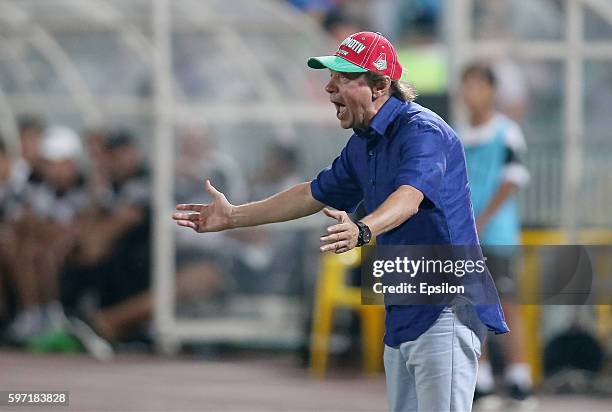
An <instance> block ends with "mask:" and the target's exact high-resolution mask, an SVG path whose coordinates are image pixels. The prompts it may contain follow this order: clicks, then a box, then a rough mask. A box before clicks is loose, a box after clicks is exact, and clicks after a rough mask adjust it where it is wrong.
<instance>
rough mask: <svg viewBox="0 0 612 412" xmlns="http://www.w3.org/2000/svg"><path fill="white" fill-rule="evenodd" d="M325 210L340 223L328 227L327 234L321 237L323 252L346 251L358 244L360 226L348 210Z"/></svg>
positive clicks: (324, 210)
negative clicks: (354, 221) (348, 213)
mask: <svg viewBox="0 0 612 412" xmlns="http://www.w3.org/2000/svg"><path fill="white" fill-rule="evenodd" d="M323 212H324V213H325V214H326V215H327V216H329V217H331V218H333V219H336V220H337V221H338V224H335V225H332V226H330V227H328V228H327V236H323V237H321V248H320V249H321V252H327V251H332V252H335V253H344V252H348V251H349V250H351V249H353V248H354V247H355V246H357V239H358V237H359V228H358V227H357V225H356V224H355V223H353V221H352V220H351V219H350V218H349V216H348V215H347V214H346V212H342V211H339V210H331V209H328V208H325V209H323Z"/></svg>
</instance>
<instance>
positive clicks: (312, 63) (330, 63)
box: [308, 56, 367, 73]
mask: <svg viewBox="0 0 612 412" xmlns="http://www.w3.org/2000/svg"><path fill="white" fill-rule="evenodd" d="M308 67H310V68H311V69H331V70H334V71H337V72H344V73H365V72H367V70H366V69H364V68H363V67H359V66H357V65H356V64H353V63H351V62H349V61H348V60H345V59H343V58H342V57H338V56H319V57H311V58H310V59H308Z"/></svg>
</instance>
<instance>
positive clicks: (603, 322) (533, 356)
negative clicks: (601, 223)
mask: <svg viewBox="0 0 612 412" xmlns="http://www.w3.org/2000/svg"><path fill="white" fill-rule="evenodd" d="M568 240H569V236H568V235H567V234H566V233H565V232H563V231H561V230H523V232H522V233H521V241H522V244H523V245H524V246H536V247H528V248H525V249H524V254H523V268H522V270H521V272H520V274H519V290H520V293H521V296H522V298H523V301H527V302H535V301H536V299H535V296H537V294H538V286H539V282H538V278H539V274H540V263H539V257H538V250H537V246H543V245H564V244H568ZM576 243H577V244H581V245H612V231H610V230H601V229H591V230H583V231H580V232H579V233H578V236H577V242H576ZM596 264H597V265H599V266H598V267H597V268H596V273H599V274H600V275H601V274H602V271H601V270H600V269H601V266H600V265H602V264H603V265H605V264H606V263H602V262H601V261H600V262H596ZM530 296H531V297H532V298H531V299H530ZM610 308H611V306H610V305H599V306H598V307H597V313H596V314H597V324H598V327H597V329H598V335H599V337H600V338H602V339H604V340H603V341H604V342H605V341H606V340H605V339H607V337H608V336H609V334H610V330H611V329H610V328H611V326H612V317H611V314H610ZM521 311H522V315H523V321H524V323H525V332H526V336H527V337H528V340H527V344H526V351H527V354H526V355H527V362H529V364H530V365H531V370H532V375H533V379H534V382H538V381H539V380H540V379H541V377H542V361H543V353H542V341H541V336H540V330H541V328H540V320H541V315H542V313H541V308H540V306H539V305H522V306H521Z"/></svg>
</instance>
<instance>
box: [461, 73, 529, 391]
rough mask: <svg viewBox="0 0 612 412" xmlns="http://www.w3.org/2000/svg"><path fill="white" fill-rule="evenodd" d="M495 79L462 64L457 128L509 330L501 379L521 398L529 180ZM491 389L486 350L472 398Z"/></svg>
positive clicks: (520, 142) (525, 382)
mask: <svg viewBox="0 0 612 412" xmlns="http://www.w3.org/2000/svg"><path fill="white" fill-rule="evenodd" d="M496 85H497V83H496V78H495V76H494V73H493V70H492V69H491V68H490V67H489V66H486V65H482V64H473V65H470V66H468V67H466V68H465V69H464V71H463V74H462V78H461V95H462V98H463V101H464V103H465V105H466V106H467V109H468V113H469V123H468V124H467V125H465V126H464V127H462V128H461V129H460V133H459V135H460V136H461V139H462V140H463V144H464V148H465V155H466V162H467V169H468V176H469V182H470V189H471V193H472V203H473V205H474V214H475V217H476V225H477V230H478V234H479V238H480V242H481V244H482V245H483V254H484V256H486V258H487V267H488V268H489V270H490V272H491V275H492V276H493V278H494V280H495V283H496V285H497V289H498V291H499V294H500V298H501V302H502V305H503V309H504V313H505V314H506V319H507V321H508V324H509V326H510V330H511V333H509V334H508V336H507V337H504V338H503V339H501V342H500V343H501V345H502V347H503V354H502V355H503V357H504V358H505V360H506V363H507V365H506V368H505V369H506V370H505V384H506V386H507V388H508V391H509V395H510V397H511V398H512V399H513V400H515V401H518V402H520V401H525V400H526V399H527V398H528V397H529V396H530V395H531V392H532V382H531V370H530V367H529V365H528V364H527V363H526V362H525V347H524V342H525V339H524V335H523V324H522V319H521V313H520V310H519V307H518V305H516V300H515V297H516V292H517V291H516V284H515V277H516V264H517V259H518V258H519V256H518V253H519V251H518V250H517V245H519V243H520V237H519V231H520V219H519V214H518V209H517V203H516V192H517V190H518V189H519V188H522V187H524V186H525V185H526V184H527V183H528V181H529V173H528V171H527V169H526V168H525V166H524V165H523V164H522V162H521V158H522V157H523V154H524V152H525V150H526V145H525V139H524V138H523V134H522V132H521V129H520V128H519V126H518V125H517V124H516V123H515V122H514V121H512V120H511V119H510V118H508V117H506V116H505V115H503V114H501V113H499V112H497V111H496V110H495V99H496ZM494 390H495V385H494V379H493V373H492V368H491V365H490V363H489V362H488V357H487V352H486V351H483V355H482V357H481V359H480V367H479V370H478V380H477V384H476V394H475V399H478V398H481V397H484V396H486V395H492V394H493V393H494Z"/></svg>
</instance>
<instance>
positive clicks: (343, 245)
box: [319, 240, 349, 252]
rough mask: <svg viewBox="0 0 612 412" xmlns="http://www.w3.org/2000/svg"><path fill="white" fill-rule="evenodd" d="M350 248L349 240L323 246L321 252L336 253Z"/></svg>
mask: <svg viewBox="0 0 612 412" xmlns="http://www.w3.org/2000/svg"><path fill="white" fill-rule="evenodd" d="M348 247H349V242H348V241H347V240H341V241H339V242H334V243H329V244H327V245H323V246H321V247H320V248H319V249H320V250H321V252H328V251H333V252H335V251H338V250H342V249H345V248H348Z"/></svg>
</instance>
